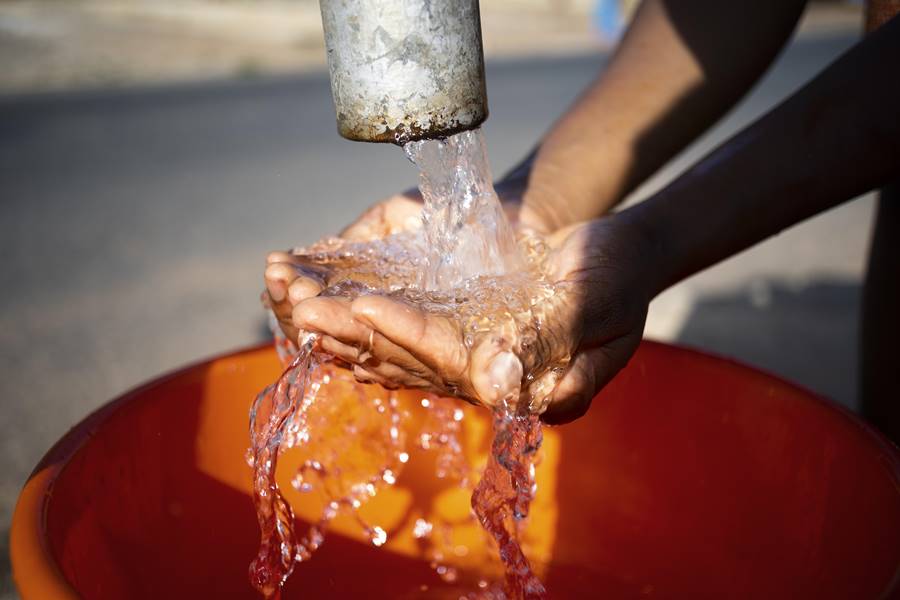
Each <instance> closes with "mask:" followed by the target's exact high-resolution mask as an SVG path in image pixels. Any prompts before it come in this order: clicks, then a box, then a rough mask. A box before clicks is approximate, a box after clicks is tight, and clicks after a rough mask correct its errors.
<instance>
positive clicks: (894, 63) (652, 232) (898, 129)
mask: <svg viewBox="0 0 900 600" xmlns="http://www.w3.org/2000/svg"><path fill="white" fill-rule="evenodd" d="M898 65H900V18H894V19H893V20H892V21H890V22H888V23H887V24H886V25H884V26H883V27H882V28H881V29H879V30H878V31H877V32H875V33H873V34H872V35H871V36H869V37H868V38H867V39H866V40H865V41H863V42H862V43H860V44H858V45H857V46H856V47H855V48H853V49H852V50H851V51H849V52H848V53H847V54H845V55H844V56H843V57H841V58H840V59H839V60H838V61H836V62H835V63H834V64H833V65H831V66H830V67H829V68H828V69H826V70H825V71H824V72H823V73H822V74H821V75H819V76H818V77H817V78H816V79H814V80H813V81H812V82H811V83H809V84H808V85H807V86H806V87H804V88H803V89H802V90H801V91H800V92H798V93H797V94H795V95H794V96H792V97H791V98H790V99H789V100H787V101H786V102H784V103H783V104H782V105H780V106H779V107H778V108H776V109H775V110H773V111H772V112H770V113H769V114H768V115H766V116H765V117H763V118H762V119H760V120H759V121H757V122H756V123H755V124H753V125H751V126H750V127H748V128H747V129H745V130H744V131H743V132H741V133H739V134H738V135H736V136H735V137H733V138H732V139H731V140H729V141H727V142H726V143H724V144H723V145H722V146H720V147H719V148H718V149H716V150H714V151H713V152H712V153H710V154H709V155H708V156H707V157H706V158H704V159H703V160H702V161H700V162H699V163H698V164H697V165H695V166H694V167H693V168H691V169H690V170H689V171H688V172H686V173H685V174H684V175H682V176H681V177H679V178H678V179H677V180H676V181H674V182H673V183H672V184H671V185H669V186H668V187H667V188H666V189H664V190H663V191H661V192H660V193H659V194H657V195H656V196H654V197H652V198H650V199H648V200H647V201H645V202H643V203H641V204H639V205H637V206H635V207H632V208H630V209H628V210H626V211H624V212H623V213H621V214H620V215H618V217H622V219H623V221H625V222H630V223H632V224H636V225H637V226H638V227H640V228H641V229H643V230H644V231H645V232H646V233H647V236H648V238H649V239H651V240H653V243H654V244H655V245H656V248H657V251H658V255H659V256H660V257H662V258H660V259H659V260H658V261H657V264H658V266H657V267H656V268H655V275H654V280H655V281H654V287H655V291H657V292H658V291H661V290H663V289H665V288H666V287H667V286H669V285H672V284H673V283H676V282H677V281H679V280H681V279H683V278H685V277H687V276H689V275H691V274H692V273H695V272H697V271H699V270H701V269H703V268H705V267H707V266H709V265H712V264H714V263H716V262H718V261H720V260H722V259H724V258H726V257H728V256H731V255H733V254H736V253H737V252H740V251H741V250H743V249H745V248H747V247H749V246H751V245H753V244H755V243H757V242H759V241H761V240H763V239H765V238H766V237H768V236H770V235H773V234H775V233H778V232H779V231H781V230H782V229H784V228H786V227H790V226H791V225H794V224H796V223H798V222H800V221H802V220H803V219H806V218H807V217H810V216H812V215H814V214H817V213H819V212H822V211H824V210H826V209H828V208H830V207H832V206H835V205H837V204H839V203H841V202H843V201H845V200H848V199H850V198H853V197H855V196H857V195H859V194H862V193H864V192H867V191H869V190H871V189H874V188H877V187H879V186H882V185H884V184H886V183H888V182H890V181H892V180H894V179H896V178H897V177H898V176H900V112H898V110H900V109H898V107H900V76H898V70H897V69H898ZM822 242H823V243H827V242H828V241H827V240H822Z"/></svg>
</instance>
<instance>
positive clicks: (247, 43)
mask: <svg viewBox="0 0 900 600" xmlns="http://www.w3.org/2000/svg"><path fill="white" fill-rule="evenodd" d="M594 5H595V1H594V0H482V2H481V14H482V28H483V31H484V46H485V52H486V53H487V56H488V57H489V58H504V57H506V58H508V57H519V58H521V57H525V56H544V57H546V56H549V55H562V54H572V53H574V52H587V51H589V50H593V49H596V48H597V47H599V46H602V45H604V44H603V42H602V41H601V40H600V39H599V38H598V35H597V33H596V30H595V29H594V27H593V26H592V18H591V12H592V7H593V6H594ZM811 14H812V15H813V18H808V19H806V21H805V22H804V31H806V32H813V31H815V32H818V33H823V32H828V31H832V32H833V31H840V30H844V29H846V27H847V26H848V24H851V23H854V22H855V20H858V14H859V10H858V8H855V7H853V6H849V5H847V4H841V3H834V2H832V3H825V4H816V5H814V7H813V8H812V10H811ZM324 63H325V52H324V42H323V38H322V27H321V20H320V16H319V5H318V2H317V0H65V1H64V2H63V1H60V0H0V93H3V92H7V93H9V92H21V91H34V90H61V89H73V88H86V87H87V88H97V87H102V88H108V87H113V86H115V87H120V86H128V85H134V84H135V83H142V84H145V83H153V82H156V83H158V82H171V81H182V80H198V79H210V78H223V77H233V76H239V77H257V76H261V75H273V74H284V73H296V72H299V71H309V70H315V69H320V68H321V67H322V66H323V65H324Z"/></svg>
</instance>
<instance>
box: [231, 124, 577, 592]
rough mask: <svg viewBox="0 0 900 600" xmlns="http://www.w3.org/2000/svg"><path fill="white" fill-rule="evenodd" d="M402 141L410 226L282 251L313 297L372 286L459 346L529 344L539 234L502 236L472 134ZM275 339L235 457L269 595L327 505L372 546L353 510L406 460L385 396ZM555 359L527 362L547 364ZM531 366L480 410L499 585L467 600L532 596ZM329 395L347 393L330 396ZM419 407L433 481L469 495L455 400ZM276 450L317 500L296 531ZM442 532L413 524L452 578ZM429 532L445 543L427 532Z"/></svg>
mask: <svg viewBox="0 0 900 600" xmlns="http://www.w3.org/2000/svg"><path fill="white" fill-rule="evenodd" d="M405 150H406V152H407V155H408V157H409V158H410V159H411V160H412V161H413V162H414V163H415V164H416V165H417V166H418V167H419V168H420V183H421V191H422V195H423V199H424V202H425V203H424V208H423V227H422V228H421V229H420V230H416V231H412V232H407V233H402V234H397V235H393V236H389V237H387V238H384V239H381V240H375V241H372V242H364V243H362V242H348V241H346V240H341V239H336V238H332V239H326V240H323V241H322V242H319V243H317V244H315V245H313V246H311V247H308V248H303V249H298V250H295V254H296V255H297V261H298V263H299V264H300V268H303V269H306V270H308V271H310V272H312V273H314V274H315V275H316V276H317V277H319V278H320V279H321V280H322V281H323V283H324V284H325V289H324V290H323V292H322V293H321V295H323V296H338V297H342V298H348V299H353V298H356V297H358V296H360V295H363V294H384V295H389V296H391V297H394V298H396V299H400V300H402V301H404V302H409V303H413V304H415V305H417V306H419V307H421V308H423V309H425V310H428V311H431V312H433V313H437V314H440V315H443V316H446V317H448V318H451V319H453V320H455V321H456V322H457V323H458V325H459V327H460V331H462V332H463V334H464V343H465V344H466V345H467V346H468V347H469V349H470V350H471V349H472V347H473V346H474V345H475V344H476V343H477V342H478V340H479V339H481V338H482V336H483V335H485V334H488V333H491V332H493V331H496V330H497V329H498V328H505V330H506V331H512V332H514V333H515V338H516V339H517V341H518V346H517V347H518V348H519V349H520V350H523V349H525V348H528V347H529V345H530V344H531V345H533V344H534V343H535V340H537V339H538V335H539V333H540V329H541V326H542V323H541V312H540V307H541V306H542V305H544V304H545V303H546V301H547V300H549V299H551V298H552V297H553V296H554V295H555V294H556V292H557V290H556V288H555V287H554V285H553V284H552V283H551V282H549V281H547V278H546V275H545V260H546V257H547V253H548V249H547V247H546V245H545V244H544V243H543V240H542V239H541V238H540V237H539V236H536V235H534V234H527V233H525V234H522V233H520V235H519V236H518V238H517V237H516V235H515V234H514V231H513V229H512V228H511V227H510V225H509V223H508V221H507V220H506V218H505V215H504V214H503V210H502V208H501V206H500V203H499V200H498V198H497V196H496V194H495V192H494V190H493V187H492V185H491V175H490V170H489V168H488V166H487V159H486V156H485V151H484V143H483V138H482V135H481V132H480V131H474V132H464V133H462V134H458V135H456V136H452V137H450V138H448V139H446V140H439V141H435V140H431V141H423V142H413V143H409V144H407V145H406V147H405ZM273 323H274V322H273ZM276 329H277V328H276ZM276 340H277V341H276V346H277V347H278V349H279V355H280V356H281V357H282V359H283V360H284V361H285V362H286V364H287V368H286V369H285V372H284V374H283V375H282V376H281V377H280V378H279V380H278V381H277V382H276V383H275V384H273V385H272V386H270V387H268V388H266V389H265V390H263V392H261V393H260V395H259V396H258V398H257V399H256V402H255V403H254V405H253V409H252V411H251V415H250V417H251V425H250V433H251V449H250V451H249V453H248V461H249V463H250V465H251V467H252V468H253V469H254V480H253V481H254V501H255V503H256V508H257V515H258V519H259V524H260V530H261V544H260V549H259V554H258V556H257V558H256V560H255V561H254V562H253V564H252V565H251V580H252V582H253V584H254V585H255V586H256V587H257V589H259V590H260V592H262V593H263V594H264V595H265V596H266V597H270V598H272V597H277V595H278V594H279V592H280V589H281V586H282V585H283V584H284V582H285V580H286V579H287V578H288V577H289V576H290V574H291V572H292V571H293V568H294V566H295V565H296V563H297V562H301V561H305V560H308V559H309V558H310V557H311V555H312V554H313V553H314V552H315V550H316V549H318V548H319V546H321V544H322V543H323V540H324V533H325V530H326V528H327V526H328V523H329V522H330V521H331V520H332V519H333V518H334V517H335V516H336V515H337V514H338V513H340V512H346V513H348V514H351V515H354V516H355V517H356V519H357V521H358V523H359V525H360V527H361V528H362V530H363V531H364V532H365V533H366V534H367V536H368V537H369V539H370V541H371V542H372V543H373V544H374V545H376V546H381V545H383V544H385V543H386V542H387V541H388V540H387V533H386V532H385V531H384V530H383V529H382V528H381V527H379V526H378V525H371V524H368V523H365V522H364V521H363V520H362V519H361V518H360V517H359V513H358V509H359V508H360V507H361V506H362V504H363V503H365V502H366V501H367V500H368V499H369V498H371V497H372V496H374V495H375V494H376V493H377V490H378V489H379V488H380V487H382V486H387V485H393V484H394V483H395V482H396V480H397V477H398V476H399V474H400V472H401V471H402V469H403V467H404V465H405V464H406V463H407V461H408V460H409V453H408V451H407V449H406V446H405V444H406V440H405V439H404V436H403V433H402V432H403V431H404V428H403V427H401V426H400V422H399V420H400V418H401V417H400V414H399V411H398V410H397V406H396V400H395V399H393V396H391V395H389V394H387V393H386V392H384V391H383V390H382V391H381V392H370V391H368V392H367V391H364V388H365V389H369V390H371V389H372V388H373V386H362V385H360V384H358V383H356V382H355V380H353V378H352V376H351V375H350V374H349V371H347V370H345V369H342V368H340V367H339V366H338V365H336V364H335V363H334V362H333V361H332V358H331V357H330V356H328V355H326V354H324V353H322V352H320V351H319V350H318V349H317V348H318V347H317V345H316V344H317V338H316V336H314V335H307V336H306V337H304V338H303V340H302V343H301V344H300V346H299V348H292V347H291V344H290V342H287V341H285V340H283V338H282V339H280V340H279V337H278V336H277V335H276ZM564 360H565V358H559V357H558V358H557V359H556V362H555V363H554V364H547V361H546V360H545V361H543V362H542V361H540V360H535V361H532V363H533V364H535V365H541V368H542V369H558V368H560V366H561V364H562V363H563V362H564ZM540 374H541V373H540V372H537V371H536V370H532V372H529V373H526V377H525V379H524V380H523V384H525V385H526V387H525V388H523V390H521V392H522V393H521V394H516V393H514V394H512V395H511V396H509V397H508V398H506V399H505V401H504V402H502V403H501V404H500V405H498V406H497V407H495V408H494V409H493V420H492V423H493V436H494V438H493V443H492V453H491V456H490V458H489V460H488V464H487V466H486V468H485V470H484V473H483V474H482V477H481V480H480V481H479V482H478V485H477V486H476V487H475V488H474V491H473V494H472V507H473V511H474V514H475V515H476V516H477V519H478V521H479V522H480V523H481V525H482V526H483V527H484V529H485V531H486V532H487V533H488V534H489V535H490V539H491V540H493V541H494V542H495V543H496V545H497V549H498V553H499V558H500V560H501V561H502V562H503V564H504V565H505V570H506V579H505V584H503V585H499V584H491V583H489V582H487V581H484V585H483V586H482V585H481V583H479V585H478V589H477V590H473V592H471V593H470V594H467V595H466V596H465V597H467V598H473V599H474V598H482V599H487V598H540V597H543V596H544V594H545V591H544V587H543V585H542V584H541V582H540V581H539V580H538V579H537V577H536V576H535V575H534V574H533V573H532V571H531V568H530V566H529V563H528V560H527V557H526V556H525V553H524V552H523V550H522V548H521V544H520V539H521V532H522V528H523V527H524V523H525V520H526V519H527V515H528V509H529V504H530V502H531V500H532V499H533V497H534V493H535V491H536V483H535V480H534V467H535V464H536V460H537V454H538V450H539V448H540V443H541V436H542V434H541V425H540V420H539V418H538V417H537V416H536V415H534V414H532V412H531V409H532V408H533V407H534V406H535V403H534V398H530V397H529V393H528V390H527V384H528V383H529V382H531V381H533V380H534V379H535V378H536V376H538V375H540ZM326 396H327V398H328V400H327V401H321V400H322V398H324V397H326ZM520 396H521V397H520ZM342 398H346V399H347V400H343V401H340V402H339V400H340V399H342ZM422 402H423V406H425V407H426V408H427V409H428V416H427V418H426V420H425V423H424V425H423V426H422V429H421V431H420V433H419V435H418V438H417V443H418V445H419V447H421V448H424V449H432V448H433V449H436V450H438V451H439V454H438V458H437V461H436V470H437V476H438V477H445V478H451V479H453V480H456V481H457V482H458V483H459V485H462V486H463V487H466V488H467V489H470V490H471V489H472V485H473V483H474V479H475V477H474V476H473V475H474V474H473V472H472V469H471V466H470V465H469V464H468V462H467V461H466V459H465V456H464V453H463V450H462V447H461V444H460V438H459V434H460V431H461V429H460V427H461V425H462V423H461V422H462V419H463V416H462V411H461V410H460V409H459V406H458V404H457V402H458V401H456V400H452V399H446V398H438V397H436V396H433V395H432V396H427V397H425V398H424V399H423V400H422ZM538 404H540V403H539V402H538ZM341 436H343V437H341ZM364 438H365V439H370V438H371V439H373V440H376V441H377V442H376V443H375V444H374V445H372V444H369V445H368V446H367V447H366V448H365V449H364V450H362V451H361V453H362V455H365V456H366V457H367V458H366V460H363V461H362V462H361V463H360V462H359V461H356V463H357V466H356V467H355V468H351V467H350V466H349V465H347V464H345V463H341V461H340V456H341V454H342V453H338V452H336V451H335V448H341V449H344V448H345V447H346V446H347V445H348V444H351V443H352V441H353V440H359V439H364ZM289 448H302V449H303V452H304V453H305V454H304V456H305V457H306V459H305V460H304V461H302V462H301V466H300V468H299V470H298V472H297V473H296V475H295V477H294V479H293V482H292V483H293V485H294V487H295V488H296V489H297V490H298V491H299V492H301V493H304V494H316V493H317V494H319V496H320V500H321V501H322V502H323V509H322V513H321V517H320V519H319V521H318V522H317V523H314V524H312V525H311V526H310V527H309V529H308V531H307V532H306V534H305V535H304V536H302V537H299V536H298V535H297V533H296V532H295V531H294V514H293V512H292V509H291V506H290V504H289V503H288V502H287V501H286V500H285V499H284V497H283V495H282V492H281V490H279V488H278V485H277V484H276V481H275V471H276V468H277V464H278V458H279V456H280V455H281V454H282V453H283V452H284V451H285V450H287V449H289ZM359 464H361V465H362V466H358V465H359ZM448 528H449V525H442V524H438V523H431V522H428V521H424V520H423V521H422V523H417V524H416V526H415V530H414V533H415V537H416V538H417V539H420V540H421V541H423V543H424V542H427V543H428V545H427V548H428V550H427V553H426V554H427V556H429V560H431V562H432V567H433V568H434V569H435V572H436V573H437V575H438V576H440V577H441V579H442V580H444V581H445V582H454V581H456V579H457V577H458V576H459V573H458V572H457V570H456V569H455V568H454V567H452V566H451V565H449V564H447V563H446V562H445V560H444V559H445V551H446V550H447V548H449V547H450V544H449V537H448V536H446V535H445V534H446V531H447V529H448ZM442 532H443V534H444V537H445V538H446V539H443V540H441V539H439V537H440V535H439V534H441V533H442Z"/></svg>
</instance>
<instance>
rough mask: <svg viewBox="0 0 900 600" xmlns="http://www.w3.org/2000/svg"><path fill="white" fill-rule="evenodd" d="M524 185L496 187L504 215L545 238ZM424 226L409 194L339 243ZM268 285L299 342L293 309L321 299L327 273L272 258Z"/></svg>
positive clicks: (510, 182)
mask: <svg viewBox="0 0 900 600" xmlns="http://www.w3.org/2000/svg"><path fill="white" fill-rule="evenodd" d="M525 181H526V180H525V179H524V178H523V177H514V178H508V179H507V180H506V181H504V182H500V183H498V184H497V186H496V191H497V194H498V195H499V197H500V199H501V204H502V206H503V209H504V212H505V213H506V216H507V218H508V219H509V220H510V222H511V223H513V224H514V225H521V226H525V227H528V228H530V229H533V230H535V231H540V232H545V231H547V227H546V224H545V223H544V222H543V221H542V217H541V216H540V215H541V214H543V212H542V211H535V210H532V209H528V208H525V209H523V208H522V206H521V205H522V196H523V193H524V189H525ZM421 226H422V196H421V195H420V194H419V192H418V191H416V190H410V191H407V192H403V193H401V194H396V195H394V196H391V197H389V198H387V199H385V200H381V201H379V202H376V203H375V204H374V205H372V206H371V207H370V208H369V209H368V210H366V212H364V213H363V214H362V215H361V216H360V217H359V218H358V219H356V220H355V221H354V222H353V223H351V224H350V225H348V226H347V227H346V228H345V229H344V230H343V231H341V232H340V233H339V234H338V237H339V238H341V239H345V240H349V241H355V242H367V241H372V240H378V239H382V238H385V237H387V236H389V235H393V234H397V233H403V232H406V231H411V230H413V229H417V228H419V227H421ZM265 284H266V290H265V291H264V292H263V295H262V300H263V303H264V304H265V305H266V306H268V307H269V308H271V309H272V312H273V314H274V315H275V317H276V318H277V319H278V324H279V326H280V327H281V330H282V332H284V334H285V336H286V337H287V339H288V340H291V341H292V342H296V341H297V336H298V335H299V330H298V329H297V327H296V326H295V325H294V322H293V317H292V315H293V310H294V307H295V306H296V305H297V304H298V303H299V302H300V301H302V300H306V299H307V298H311V297H313V296H316V295H318V294H319V292H320V291H321V290H322V288H323V273H322V272H321V271H320V270H319V269H317V268H316V267H315V266H313V265H311V264H310V263H309V261H308V260H305V259H304V257H303V256H302V255H298V254H295V253H293V252H283V251H276V252H270V253H269V255H268V256H267V257H266V269H265Z"/></svg>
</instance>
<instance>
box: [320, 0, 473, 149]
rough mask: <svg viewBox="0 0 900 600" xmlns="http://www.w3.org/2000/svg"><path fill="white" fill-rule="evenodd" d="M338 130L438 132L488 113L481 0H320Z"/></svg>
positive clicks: (388, 137) (386, 135)
mask: <svg viewBox="0 0 900 600" xmlns="http://www.w3.org/2000/svg"><path fill="white" fill-rule="evenodd" d="M319 5H320V8H321V10H322V25H323V27H324V29H325V47H326V49H327V51H328V68H329V70H330V72H331V91H332V95H333V96H334V107H335V112H336V113H337V125H338V131H339V132H340V134H341V135H342V136H344V137H345V138H348V139H351V140H359V141H366V142H392V143H395V144H403V143H405V142H407V141H412V140H419V139H426V138H440V137H446V136H448V135H451V134H454V133H458V132H460V131H464V130H468V129H474V128H475V127H478V126H479V125H480V124H481V123H482V122H484V120H485V119H486V118H487V115H488V109H487V93H486V90H485V81H484V55H483V52H482V45H481V19H480V15H479V12H478V0H320V1H319Z"/></svg>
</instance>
